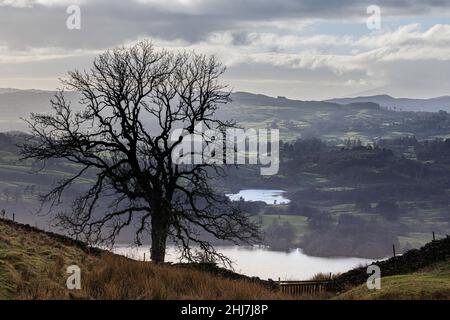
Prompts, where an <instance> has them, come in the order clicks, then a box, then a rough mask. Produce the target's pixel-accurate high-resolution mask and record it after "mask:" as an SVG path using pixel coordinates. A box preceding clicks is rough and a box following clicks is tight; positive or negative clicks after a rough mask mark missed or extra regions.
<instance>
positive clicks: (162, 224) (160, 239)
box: [151, 213, 169, 263]
mask: <svg viewBox="0 0 450 320" xmlns="http://www.w3.org/2000/svg"><path fill="white" fill-rule="evenodd" d="M168 230H169V227H168V223H167V217H166V216H165V214H164V213H158V214H154V215H153V216H152V249H151V259H152V261H153V262H155V263H163V262H164V257H165V255H166V241H167V233H168Z"/></svg>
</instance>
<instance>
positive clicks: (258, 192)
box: [226, 189, 290, 204]
mask: <svg viewBox="0 0 450 320" xmlns="http://www.w3.org/2000/svg"><path fill="white" fill-rule="evenodd" d="M283 194H284V191H283V190H272V189H246V190H241V191H239V192H238V193H235V194H226V196H227V197H228V198H230V200H231V201H239V200H240V199H241V198H242V199H244V200H245V201H264V202H265V203H267V204H286V203H289V202H290V200H289V199H286V198H285V197H284V196H283Z"/></svg>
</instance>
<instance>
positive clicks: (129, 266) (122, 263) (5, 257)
mask: <svg viewBox="0 0 450 320" xmlns="http://www.w3.org/2000/svg"><path fill="white" fill-rule="evenodd" d="M73 264H75V265H78V266H79V267H80V268H81V282H82V289H81V290H72V291H71V290H68V289H66V279H67V277H68V274H66V269H67V267H68V266H69V265H73ZM70 298H75V299H282V298H286V296H283V295H281V294H279V293H277V292H273V291H270V290H268V289H266V288H265V287H263V286H261V285H259V284H256V283H252V282H249V281H243V280H231V279H225V278H223V277H219V276H213V275H211V274H209V273H205V272H201V271H198V270H192V269H185V268H179V267H174V266H169V265H164V266H158V265H154V264H152V263H150V262H139V261H134V260H129V259H127V258H125V257H122V256H117V255H113V254H111V253H108V252H105V251H102V250H97V249H89V248H87V247H86V246H85V245H83V244H82V243H81V242H76V241H72V240H70V239H68V238H65V237H62V236H57V235H53V234H48V233H44V232H41V231H39V230H37V229H34V228H31V227H26V226H23V225H18V224H14V223H11V222H9V221H5V220H0V299H70Z"/></svg>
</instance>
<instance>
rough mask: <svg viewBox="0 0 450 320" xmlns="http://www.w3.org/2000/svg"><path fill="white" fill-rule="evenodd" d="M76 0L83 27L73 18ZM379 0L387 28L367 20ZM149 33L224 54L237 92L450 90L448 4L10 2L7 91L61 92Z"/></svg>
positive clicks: (0, 24)
mask: <svg viewBox="0 0 450 320" xmlns="http://www.w3.org/2000/svg"><path fill="white" fill-rule="evenodd" d="M71 5H77V6H79V8H80V13H81V20H80V21H81V28H80V29H79V30H78V29H74V30H70V29H68V28H67V26H66V22H67V19H68V18H69V17H70V14H68V13H67V8H68V7H69V6H71ZM370 5H377V6H379V8H380V9H381V19H380V21H381V28H380V29H373V28H372V29H370V28H368V27H367V23H366V22H367V19H368V18H370V16H371V15H370V14H368V13H367V8H368V6H370ZM71 21H72V20H71ZM142 38H150V39H153V41H154V43H155V44H156V45H157V46H161V47H167V48H171V49H173V50H177V49H193V50H196V51H199V52H204V53H208V54H216V55H218V56H219V57H220V58H221V60H222V61H223V63H224V64H225V65H226V66H227V67H228V70H227V73H226V75H225V77H224V81H225V82H226V83H228V84H229V85H230V86H231V87H232V88H233V89H234V90H235V91H250V92H255V93H264V94H268V95H273V96H277V95H283V96H287V97H289V98H298V99H317V100H322V99H328V98H332V97H343V96H356V95H371V94H381V93H386V94H391V95H394V96H404V97H432V96H441V95H450V2H449V1H446V0H430V1H413V0H390V1H386V0H378V1H376V0H372V1H361V0H341V1H338V0H328V1H318V0H277V1H274V0H128V1H124V0H59V1H58V0H0V87H15V88H40V89H55V88H56V87H58V86H59V82H58V78H60V77H64V76H65V74H66V72H67V71H68V70H72V69H75V68H79V69H83V68H87V67H88V66H89V64H90V62H91V61H92V59H93V58H94V57H95V56H96V55H97V54H98V53H100V52H102V51H103V50H105V49H106V48H109V47H114V46H118V45H129V44H132V43H134V42H135V41H138V40H139V39H142Z"/></svg>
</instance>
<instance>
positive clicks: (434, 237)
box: [433, 231, 436, 241]
mask: <svg viewBox="0 0 450 320" xmlns="http://www.w3.org/2000/svg"><path fill="white" fill-rule="evenodd" d="M435 240H436V236H435V235H434V231H433V241H435Z"/></svg>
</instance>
